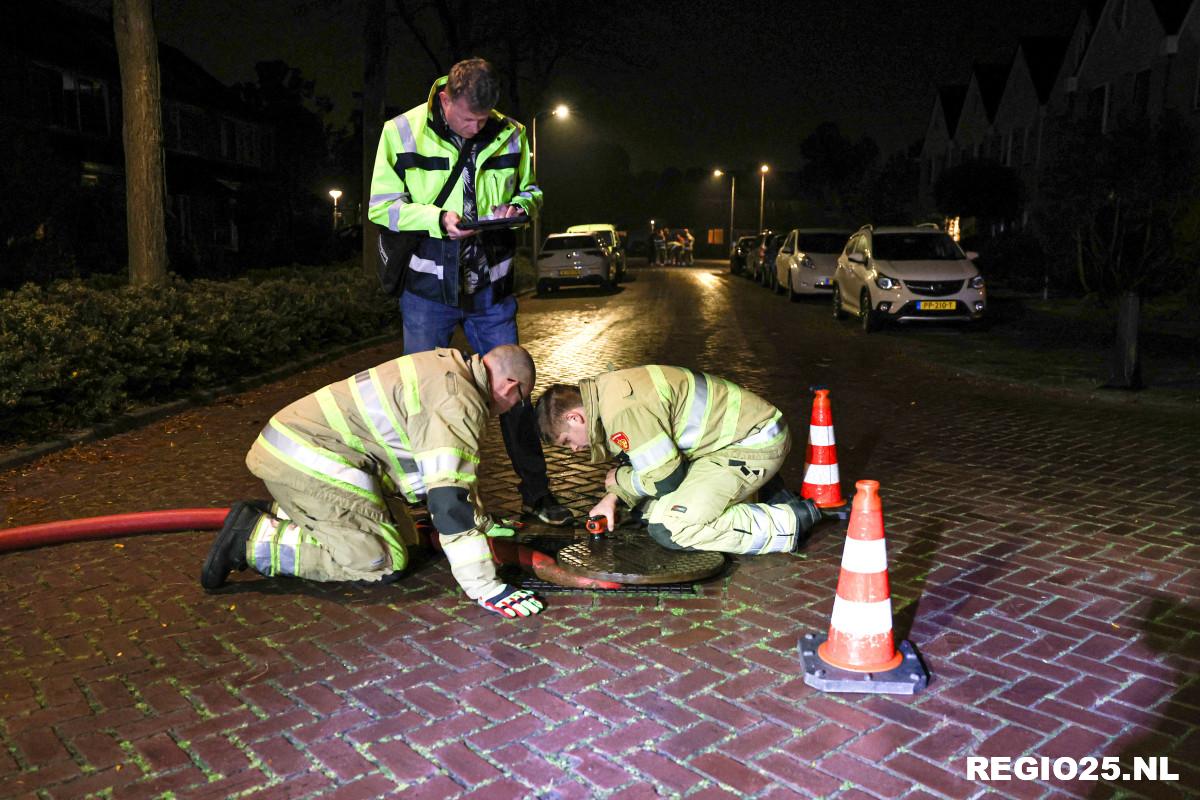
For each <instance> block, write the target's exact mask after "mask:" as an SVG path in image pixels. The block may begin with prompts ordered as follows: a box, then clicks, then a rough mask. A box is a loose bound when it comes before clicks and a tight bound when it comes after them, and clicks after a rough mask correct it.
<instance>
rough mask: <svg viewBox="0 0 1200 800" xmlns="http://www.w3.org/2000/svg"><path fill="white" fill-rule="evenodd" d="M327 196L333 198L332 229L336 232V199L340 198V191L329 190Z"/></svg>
mask: <svg viewBox="0 0 1200 800" xmlns="http://www.w3.org/2000/svg"><path fill="white" fill-rule="evenodd" d="M329 196H330V197H332V198H333V229H334V230H335V231H336V230H337V224H338V207H337V206H338V198H339V197H341V196H342V190H341V189H330V190H329Z"/></svg>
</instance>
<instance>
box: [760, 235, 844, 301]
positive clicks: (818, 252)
mask: <svg viewBox="0 0 1200 800" xmlns="http://www.w3.org/2000/svg"><path fill="white" fill-rule="evenodd" d="M849 238H850V231H843V230H836V229H833V228H793V229H792V231H791V232H790V233H788V235H787V239H786V240H784V243H783V247H780V248H779V254H778V255H777V256H775V286H776V287H778V288H777V289H776V291H778V292H786V293H787V296H788V298H790V299H791V300H792V301H796V300H799V299H800V297H801V296H802V295H827V294H829V293H830V292H832V291H833V272H834V270H836V269H837V259H838V254H839V253H841V252H842V248H843V247H845V245H846V240H847V239H849Z"/></svg>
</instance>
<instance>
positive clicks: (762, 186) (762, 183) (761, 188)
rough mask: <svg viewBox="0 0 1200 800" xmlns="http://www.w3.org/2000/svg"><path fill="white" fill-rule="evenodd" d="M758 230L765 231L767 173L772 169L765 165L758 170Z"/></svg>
mask: <svg viewBox="0 0 1200 800" xmlns="http://www.w3.org/2000/svg"><path fill="white" fill-rule="evenodd" d="M758 171H759V179H758V230H759V232H760V233H761V232H762V229H763V202H764V200H765V199H766V197H767V173H768V172H770V171H771V168H770V167H768V166H767V165H766V164H763V165H762V166H761V167H759V168H758Z"/></svg>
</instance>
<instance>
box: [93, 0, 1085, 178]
mask: <svg viewBox="0 0 1200 800" xmlns="http://www.w3.org/2000/svg"><path fill="white" fill-rule="evenodd" d="M74 2H75V4H76V5H81V6H83V7H86V8H90V9H92V10H93V11H97V12H100V13H107V9H108V8H109V7H111V6H110V0H74ZM298 6H303V7H306V8H307V9H308V10H307V11H304V12H302V13H297V12H296V10H295V9H296V8H297V7H298ZM1078 7H1079V6H1078V4H1077V2H1076V1H1075V0H1006V1H1005V2H996V0H959V1H958V2H947V0H940V1H938V2H935V1H934V0H906V2H903V3H899V2H895V1H894V0H840V1H838V0H822V2H812V1H811V0H808V1H806V0H794V1H793V2H779V3H729V2H721V3H718V2H707V1H706V0H698V1H697V2H690V3H688V2H679V0H670V2H653V3H645V4H643V5H640V6H638V8H637V11H636V13H637V17H636V18H635V19H634V20H633V21H632V22H633V25H632V28H633V32H632V33H628V32H627V33H626V34H625V37H624V38H625V39H626V41H624V42H618V43H617V44H616V45H615V47H616V48H617V49H618V50H620V51H623V52H627V53H630V54H632V55H633V56H634V57H635V58H636V59H637V60H639V61H642V62H644V63H646V64H647V65H648V66H647V67H645V68H636V67H635V68H631V67H629V66H620V67H614V68H612V69H604V68H602V67H597V66H596V65H594V64H588V65H584V64H580V63H570V62H564V63H563V65H562V70H561V73H560V74H559V75H558V76H557V77H556V79H555V81H554V85H553V87H552V90H551V92H550V94H549V96H548V98H547V99H548V100H549V101H554V100H557V99H560V98H561V99H562V100H565V101H567V102H568V103H569V104H570V105H571V106H572V107H573V108H574V109H576V110H577V111H578V112H579V116H578V117H577V118H576V119H574V120H572V121H571V122H570V123H567V124H569V125H573V126H586V137H587V138H591V137H593V136H594V137H598V138H603V139H609V140H613V141H617V142H619V143H620V144H622V145H623V146H624V147H625V149H626V150H627V151H628V152H629V153H630V155H631V156H632V159H633V167H634V169H635V170H640V169H653V170H657V169H661V168H663V167H666V166H678V167H683V168H687V167H711V166H713V165H718V164H720V165H734V166H738V165H750V164H755V163H758V162H759V161H767V162H769V163H771V164H772V165H775V166H777V167H779V168H785V169H786V168H794V167H797V166H798V165H799V164H798V161H799V155H798V144H799V142H800V140H801V139H803V138H804V136H805V135H806V134H807V133H808V132H810V131H811V130H812V129H813V127H815V125H816V124H817V123H819V122H821V121H824V120H833V121H835V122H837V123H838V124H839V125H840V126H841V128H842V130H843V132H845V133H847V134H849V135H851V136H855V137H857V136H860V135H863V134H868V135H870V136H872V137H873V138H875V140H876V141H877V142H878V143H879V144H880V146H881V148H882V150H883V151H884V153H885V154H886V153H889V152H891V151H893V150H896V149H899V148H901V147H904V146H905V145H907V144H908V143H910V142H912V141H914V140H916V139H918V138H919V137H920V136H921V135H922V134H923V132H924V128H925V124H926V122H927V120H928V116H929V113H930V110H931V107H932V101H933V87H934V86H935V85H936V84H940V83H954V82H966V79H967V76H968V70H969V68H970V65H971V63H972V61H975V60H992V61H1005V60H1007V59H1008V57H1009V56H1010V54H1011V52H1012V48H1013V46H1014V45H1015V42H1016V39H1017V37H1018V36H1021V35H1064V36H1065V35H1067V34H1068V33H1069V32H1070V30H1071V26H1072V24H1073V22H1074V20H1075V18H1076V15H1077V9H1078ZM595 8H596V11H597V16H598V18H602V16H603V11H604V8H605V6H604V4H603V3H597V4H596V5H595ZM155 9H156V14H157V24H158V32H159V35H160V37H161V38H162V39H163V40H164V41H166V42H168V43H170V44H172V45H175V46H176V47H178V48H180V49H181V50H183V51H184V52H185V53H187V54H188V55H190V56H192V57H193V58H194V59H195V60H196V61H198V62H199V63H200V64H201V65H202V66H204V67H205V68H207V69H208V70H209V71H210V72H212V73H213V74H214V75H216V77H218V78H219V79H221V80H223V81H226V82H235V81H240V80H251V79H252V78H253V65H254V62H255V61H258V60H268V59H275V58H278V59H282V60H284V61H287V62H288V63H289V64H292V65H293V66H297V67H299V68H301V69H302V70H303V72H304V74H305V75H306V76H307V77H309V78H313V79H315V80H316V82H317V91H318V93H321V94H326V95H328V96H329V97H331V98H332V99H333V100H334V103H335V115H336V116H337V117H338V118H339V119H344V117H345V115H346V113H347V112H348V109H349V107H350V105H351V102H352V100H351V92H352V91H354V90H355V89H356V88H357V86H358V84H359V82H360V79H359V76H360V75H361V69H362V59H361V53H360V48H359V38H360V35H361V34H360V31H361V29H362V22H361V13H362V12H361V11H360V10H359V8H358V4H357V3H355V2H353V0H343V1H342V2H340V3H337V2H330V0H308V2H301V0H254V2H244V0H203V1H202V2H198V1H197V0H156V2H155ZM393 43H394V44H393V53H394V54H395V58H394V69H393V72H392V74H391V76H390V86H389V100H390V101H391V102H392V103H394V104H395V105H397V106H399V107H408V106H410V105H413V104H415V103H416V102H417V101H418V100H420V99H423V98H424V96H425V94H426V92H427V91H428V87H429V84H430V83H431V82H432V79H433V78H434V77H436V75H435V74H434V72H433V69H432V67H431V65H430V64H429V62H428V61H427V60H424V58H423V57H421V56H419V55H418V54H417V53H415V52H414V49H415V48H413V47H412V45H411V44H410V43H409V42H408V41H407V40H406V39H404V38H403V35H402V34H401V32H400V30H399V25H398V24H397V25H395V26H394V28H393ZM501 110H504V109H503V107H501ZM555 124H557V122H554V121H552V122H548V123H547V124H546V125H544V126H543V125H542V124H541V123H539V131H538V133H539V139H542V137H543V136H545V137H546V138H545V140H544V141H543V143H542V145H543V146H551V145H552V142H553V141H554V139H555V138H556V137H557V136H559V135H562V134H564V133H570V135H572V136H578V135H580V134H581V133H582V131H581V130H580V129H578V128H577V129H575V130H571V129H569V128H567V127H566V126H563V127H562V128H561V129H560V130H559V131H555V130H553V129H552V128H551V126H553V125H555ZM539 149H540V148H539Z"/></svg>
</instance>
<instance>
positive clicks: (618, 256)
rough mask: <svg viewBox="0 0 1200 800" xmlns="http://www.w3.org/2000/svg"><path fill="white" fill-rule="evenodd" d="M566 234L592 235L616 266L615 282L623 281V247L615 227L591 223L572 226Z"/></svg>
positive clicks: (607, 224)
mask: <svg viewBox="0 0 1200 800" xmlns="http://www.w3.org/2000/svg"><path fill="white" fill-rule="evenodd" d="M567 233H594V234H596V237H597V239H599V241H600V244H601V245H602V246H603V247H604V249H605V251H606V252H607V253H608V256H609V258H611V259H612V260H613V262H614V263H615V264H616V265H617V280H618V281H622V280H625V245H624V243H622V241H621V234H620V232H619V231H618V230H617V226H616V225H613V224H611V223H608V222H593V223H589V224H587V225H572V226H571V227H569V228H567Z"/></svg>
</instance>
